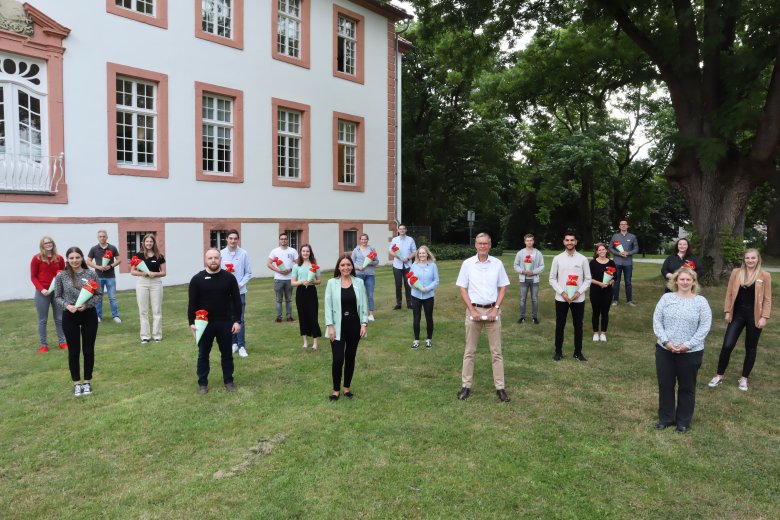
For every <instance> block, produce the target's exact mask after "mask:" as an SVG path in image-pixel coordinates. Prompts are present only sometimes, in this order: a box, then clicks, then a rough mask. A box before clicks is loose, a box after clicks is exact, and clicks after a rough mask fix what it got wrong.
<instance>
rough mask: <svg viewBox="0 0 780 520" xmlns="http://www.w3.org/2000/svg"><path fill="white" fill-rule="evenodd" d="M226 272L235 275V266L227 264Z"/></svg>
mask: <svg viewBox="0 0 780 520" xmlns="http://www.w3.org/2000/svg"><path fill="white" fill-rule="evenodd" d="M225 271H227V272H228V273H235V272H236V270H235V269H234V268H233V264H225Z"/></svg>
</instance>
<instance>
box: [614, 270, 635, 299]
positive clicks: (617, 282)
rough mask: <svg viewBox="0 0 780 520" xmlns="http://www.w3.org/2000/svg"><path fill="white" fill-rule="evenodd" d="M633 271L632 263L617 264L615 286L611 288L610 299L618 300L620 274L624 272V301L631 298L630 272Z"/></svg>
mask: <svg viewBox="0 0 780 520" xmlns="http://www.w3.org/2000/svg"><path fill="white" fill-rule="evenodd" d="M633 271H634V266H633V265H618V266H617V270H616V271H615V287H614V288H613V289H612V299H613V300H614V301H619V300H620V275H621V274H623V273H625V274H626V302H630V301H633V300H631V273H632V272H633Z"/></svg>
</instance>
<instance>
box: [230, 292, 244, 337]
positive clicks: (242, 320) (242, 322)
mask: <svg viewBox="0 0 780 520" xmlns="http://www.w3.org/2000/svg"><path fill="white" fill-rule="evenodd" d="M244 311H246V293H244V294H242V295H241V330H240V331H239V332H238V334H233V343H234V344H236V345H238V347H239V348H241V347H245V346H246V325H245V323H244Z"/></svg>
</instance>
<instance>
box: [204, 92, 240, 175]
mask: <svg viewBox="0 0 780 520" xmlns="http://www.w3.org/2000/svg"><path fill="white" fill-rule="evenodd" d="M202 118H203V122H202V125H203V143H202V144H201V146H202V147H203V172H204V173H211V174H219V175H231V174H232V173H233V100H232V99H230V98H226V97H222V96H215V95H213V94H204V95H203V111H202Z"/></svg>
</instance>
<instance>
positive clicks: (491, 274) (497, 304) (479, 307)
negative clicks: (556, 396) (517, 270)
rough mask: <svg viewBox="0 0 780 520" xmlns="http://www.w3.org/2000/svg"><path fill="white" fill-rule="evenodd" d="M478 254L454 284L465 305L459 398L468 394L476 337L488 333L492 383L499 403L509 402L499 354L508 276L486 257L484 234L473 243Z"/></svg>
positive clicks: (465, 264)
mask: <svg viewBox="0 0 780 520" xmlns="http://www.w3.org/2000/svg"><path fill="white" fill-rule="evenodd" d="M474 245H475V247H476V249H477V254H476V255H475V256H472V257H471V258H469V259H467V260H466V261H465V262H463V265H462V266H461V267H460V273H458V280H457V281H456V282H455V285H457V286H458V287H459V288H460V297H461V299H462V300H463V303H465V304H466V351H465V352H464V354H463V371H462V373H461V380H462V383H463V386H462V388H461V389H460V392H458V399H460V400H461V401H464V400H466V399H467V398H468V397H469V395H471V380H472V377H473V375H474V356H475V354H476V352H477V343H479V335H480V334H481V333H482V330H483V329H484V330H485V332H486V333H487V337H488V344H489V345H490V354H491V356H492V357H493V383H494V384H495V386H496V394H498V398H499V399H500V400H501V401H502V402H505V403H506V402H509V396H508V395H507V394H506V390H505V389H504V356H503V355H502V354H501V302H503V301H504V296H505V295H506V288H507V286H508V285H509V277H508V276H507V275H506V269H504V264H503V263H501V260H499V259H498V258H495V257H492V256H490V255H489V253H490V247H491V245H492V244H491V240H490V235H488V234H487V233H480V234H479V235H477V238H476V239H475V241H474Z"/></svg>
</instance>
